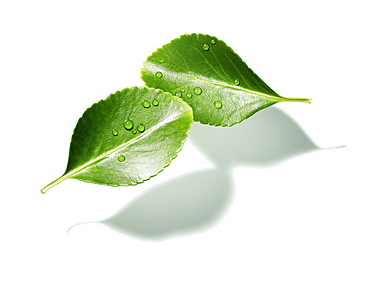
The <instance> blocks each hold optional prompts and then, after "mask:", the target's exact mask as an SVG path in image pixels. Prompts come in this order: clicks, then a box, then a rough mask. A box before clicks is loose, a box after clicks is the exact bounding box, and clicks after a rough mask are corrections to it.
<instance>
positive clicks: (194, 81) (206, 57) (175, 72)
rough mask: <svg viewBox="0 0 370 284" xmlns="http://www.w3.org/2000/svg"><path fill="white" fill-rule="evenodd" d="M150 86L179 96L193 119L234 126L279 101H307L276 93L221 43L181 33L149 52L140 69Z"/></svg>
mask: <svg viewBox="0 0 370 284" xmlns="http://www.w3.org/2000/svg"><path fill="white" fill-rule="evenodd" d="M141 74H142V79H143V80H144V82H145V84H146V85H147V86H149V87H153V88H159V89H162V90H164V91H166V92H170V93H172V94H173V95H175V96H178V97H181V98H182V99H183V100H184V101H186V102H187V103H188V104H189V105H190V106H191V107H192V109H193V112H194V120H195V121H199V122H201V123H204V124H210V125H216V126H232V125H234V124H236V123H239V122H241V121H243V120H244V119H247V118H248V117H250V116H251V115H253V114H254V113H256V112H257V111H259V110H262V109H264V108H266V107H268V106H271V105H273V104H275V103H278V102H284V101H291V102H306V103H309V102H310V99H303V98H285V97H282V96H279V95H278V94H277V93H275V92H274V91H273V90H272V89H271V88H270V87H269V86H268V85H267V84H266V83H265V82H263V81H262V80H261V79H260V78H259V77H258V76H257V75H256V74H255V73H254V72H253V71H252V70H251V69H250V68H249V67H248V66H247V64H246V63H244V62H243V60H242V59H241V58H240V57H239V56H238V55H237V54H236V53H235V52H234V51H233V50H232V49H231V48H230V47H228V46H227V45H226V44H225V43H224V42H223V41H221V40H218V39H217V38H216V37H212V36H209V35H203V34H191V35H188V34H186V35H183V36H181V37H180V38H177V39H174V40H173V41H171V42H170V43H169V44H166V45H164V46H163V47H162V48H159V49H158V50H157V51H155V52H153V54H152V55H151V56H149V57H148V58H147V60H146V62H145V63H144V66H143V68H142V70H141Z"/></svg>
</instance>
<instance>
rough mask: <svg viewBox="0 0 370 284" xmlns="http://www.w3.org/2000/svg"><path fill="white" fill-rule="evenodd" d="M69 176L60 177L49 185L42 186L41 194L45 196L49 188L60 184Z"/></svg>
mask: <svg viewBox="0 0 370 284" xmlns="http://www.w3.org/2000/svg"><path fill="white" fill-rule="evenodd" d="M68 178H69V176H65V175H63V176H61V177H59V178H57V179H56V180H54V181H52V182H51V183H49V184H47V185H46V186H44V187H43V188H42V189H41V193H43V194H45V193H46V192H47V191H48V190H49V189H50V188H52V187H54V186H56V185H57V184H60V183H61V182H62V181H65V180H66V179H68Z"/></svg>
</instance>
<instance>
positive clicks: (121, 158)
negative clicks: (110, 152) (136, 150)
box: [118, 155, 126, 162]
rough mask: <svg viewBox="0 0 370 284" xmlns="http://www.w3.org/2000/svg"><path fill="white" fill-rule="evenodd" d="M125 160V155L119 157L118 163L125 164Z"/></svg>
mask: <svg viewBox="0 0 370 284" xmlns="http://www.w3.org/2000/svg"><path fill="white" fill-rule="evenodd" d="M124 160H126V157H125V156H123V155H120V156H118V162H123V161H124Z"/></svg>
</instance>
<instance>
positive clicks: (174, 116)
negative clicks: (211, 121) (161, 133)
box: [41, 113, 181, 193]
mask: <svg viewBox="0 0 370 284" xmlns="http://www.w3.org/2000/svg"><path fill="white" fill-rule="evenodd" d="M180 116H181V115H180V114H179V113H173V114H172V115H171V116H169V117H166V118H165V119H164V120H163V121H161V122H160V123H157V124H156V125H154V126H152V127H151V128H149V129H148V130H145V131H144V132H142V133H141V134H140V135H138V136H136V137H135V138H133V139H131V140H129V141H127V142H126V143H124V144H121V145H119V146H118V147H115V148H113V149H112V150H110V151H107V152H105V153H103V154H102V155H99V156H98V157H96V158H95V159H93V160H90V161H88V162H86V163H84V164H83V165H81V166H79V167H78V168H76V169H74V170H72V171H70V172H67V173H64V174H63V175H62V176H61V177H59V178H57V179H56V180H54V181H53V182H51V183H49V184H47V185H46V186H45V187H44V188H43V189H42V190H41V192H42V193H46V192H47V191H48V190H49V189H50V188H52V187H54V186H55V185H57V184H59V183H61V182H62V181H65V180H66V179H69V178H71V177H73V176H74V175H76V174H77V173H79V172H81V171H83V170H84V169H86V168H88V167H91V166H92V165H94V164H96V163H98V162H99V161H102V160H104V159H106V158H109V156H110V155H112V154H114V153H116V152H118V151H119V150H121V149H123V148H125V147H128V146H130V145H131V144H133V143H135V142H137V141H140V140H141V139H144V138H145V137H146V136H148V135H150V134H151V133H152V132H154V131H156V130H157V129H159V128H160V127H162V126H164V125H166V124H167V123H169V122H172V121H174V120H176V119H178V118H179V117H180Z"/></svg>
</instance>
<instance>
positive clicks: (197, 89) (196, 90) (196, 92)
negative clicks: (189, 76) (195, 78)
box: [194, 87, 202, 95]
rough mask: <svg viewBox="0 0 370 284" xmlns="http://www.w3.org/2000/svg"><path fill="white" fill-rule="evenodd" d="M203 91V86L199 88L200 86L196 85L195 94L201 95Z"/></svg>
mask: <svg viewBox="0 0 370 284" xmlns="http://www.w3.org/2000/svg"><path fill="white" fill-rule="evenodd" d="M201 93H202V89H201V88H199V87H195V88H194V94H196V95H200V94H201Z"/></svg>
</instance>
